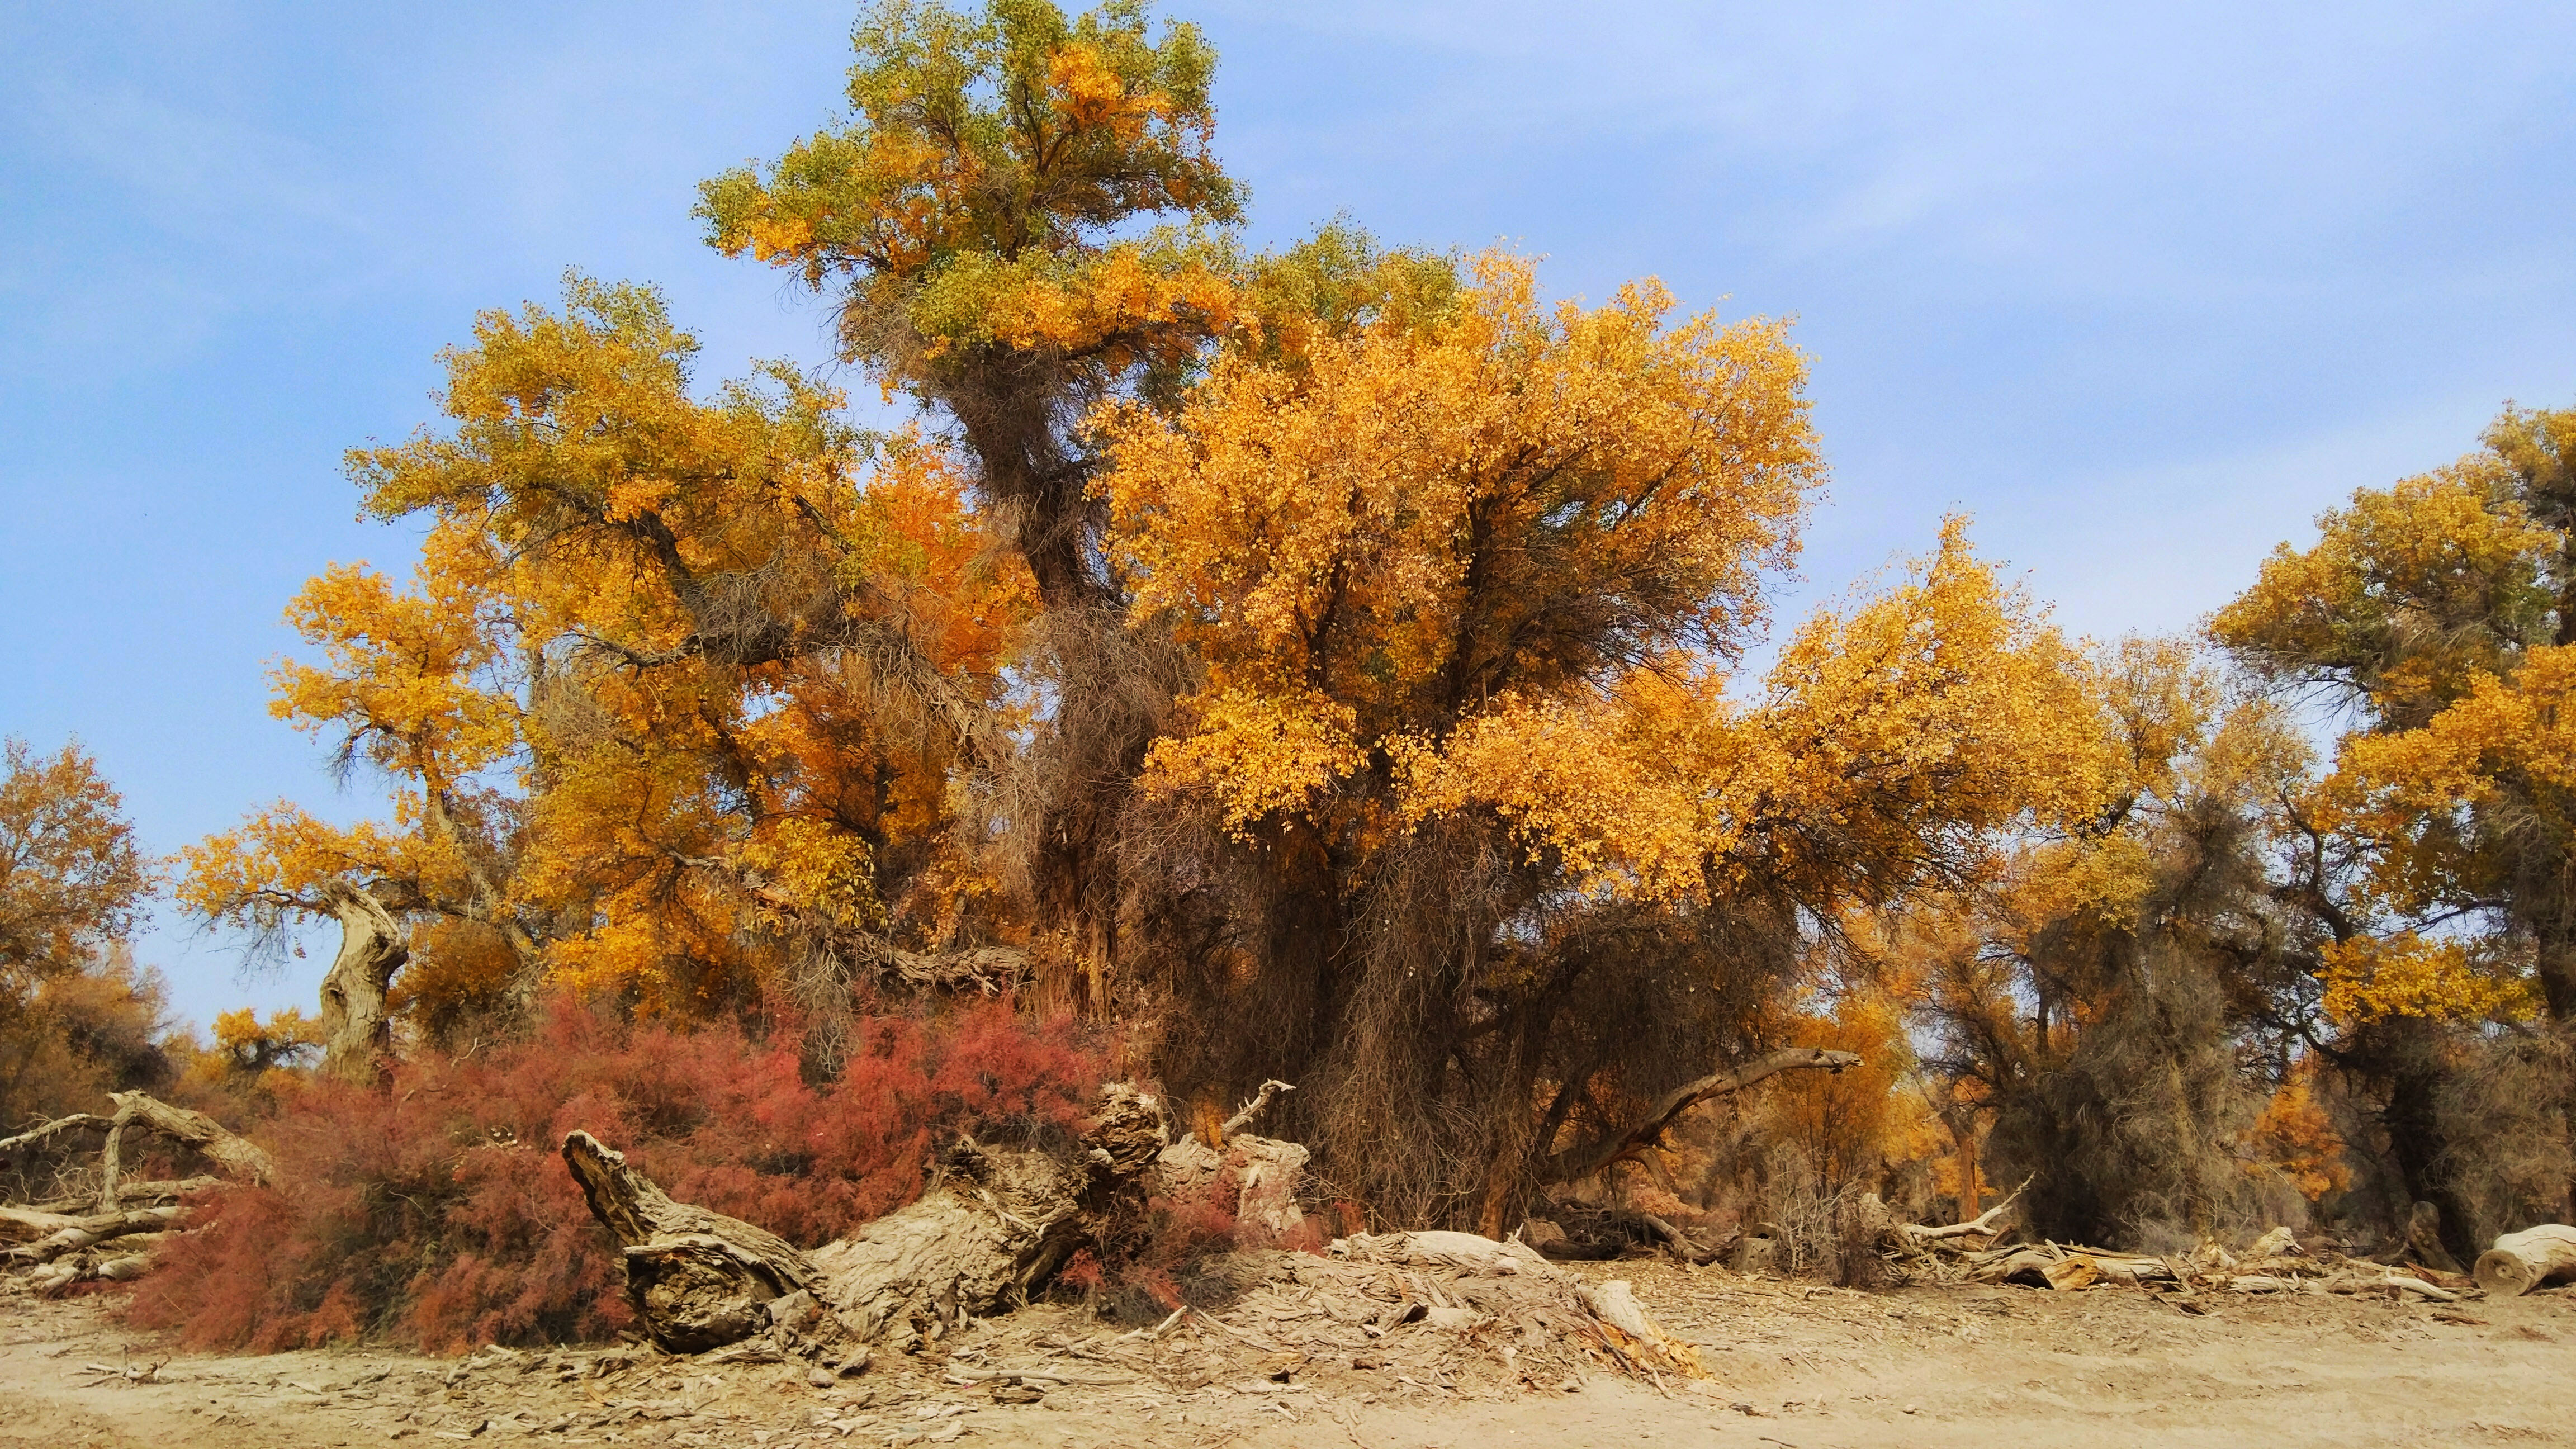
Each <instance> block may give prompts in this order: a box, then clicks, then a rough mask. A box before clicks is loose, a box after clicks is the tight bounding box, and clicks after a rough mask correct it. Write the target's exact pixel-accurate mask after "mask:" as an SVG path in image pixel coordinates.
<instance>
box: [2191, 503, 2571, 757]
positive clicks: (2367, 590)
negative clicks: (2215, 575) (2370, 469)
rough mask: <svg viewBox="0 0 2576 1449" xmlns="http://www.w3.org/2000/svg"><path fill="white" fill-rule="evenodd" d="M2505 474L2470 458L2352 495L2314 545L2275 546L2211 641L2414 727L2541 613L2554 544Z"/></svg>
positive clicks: (2501, 654)
mask: <svg viewBox="0 0 2576 1449" xmlns="http://www.w3.org/2000/svg"><path fill="white" fill-rule="evenodd" d="M2507 476H2508V475H2507V474H2506V472H2505V470H2504V469H2503V468H2501V467H2500V466H2498V465H2497V464H2496V462H2495V461H2494V460H2492V459H2489V458H2484V457H2471V458H2468V459H2464V460H2462V461H2461V462H2459V463H2457V464H2454V465H2452V466H2451V467H2448V468H2443V469H2440V470H2437V471H2435V472H2433V473H2429V474H2425V475H2424V476H2422V477H2417V478H2409V479H2406V480H2404V481H2402V482H2400V483H2398V484H2396V485H2395V486H2394V487H2391V488H2388V489H2386V490H2380V489H2370V488H2365V489H2361V490H2359V491H2358V492H2356V493H2354V494H2353V498H2352V505H2351V506H2350V507H2349V508H2345V509H2340V510H2336V511H2333V512H2329V513H2327V514H2326V515H2325V516H2324V517H2323V518H2321V519H2320V520H2319V521H2318V524H2319V537H2318V540H2317V543H2316V545H2315V546H2314V547H2313V548H2310V549H2308V550H2306V551H2305V552H2299V551H2295V550H2293V549H2291V548H2290V547H2289V546H2288V545H2287V544H2284V545H2282V546H2281V547H2280V548H2278V549H2276V550H2274V552H2273V554H2272V557H2271V558H2270V559H2268V560H2266V561H2265V562H2264V565H2263V571H2262V574H2261V576H2260V577H2258V578H2257V579H2256V580H2255V582H2254V585H2253V587H2251V588H2249V589H2247V590H2246V591H2245V592H2244V593H2243V594H2240V595H2238V596H2237V598H2236V599H2235V600H2234V601H2233V602H2231V603H2230V604H2228V606H2227V607H2226V608H2224V609H2221V610H2220V611H2219V612H2218V614H2217V616H2216V617H2215V618H2214V619H2213V620H2212V621H2211V623H2210V633H2211V637H2213V638H2214V639H2216V640H2217V641H2218V642H2219V643H2220V644H2221V645H2223V646H2225V647H2227V648H2229V649H2231V650H2234V651H2236V652H2237V653H2238V654H2239V655H2241V656H2243V657H2245V658H2247V659H2248V660H2249V661H2251V662H2254V663H2256V664H2258V665H2259V666H2261V667H2264V668H2266V669H2270V670H2273V671H2275V672H2278V673H2280V674H2282V675H2283V676H2284V677H2288V678H2295V679H2313V680H2331V681H2333V682H2335V683H2337V684H2338V685H2339V686H2341V687H2344V688H2348V689H2351V690H2354V691H2355V692H2357V693H2362V694H2365V695H2367V696H2369V697H2370V699H2371V702H2372V705H2373V708H2375V709H2377V710H2378V711H2380V712H2381V713H2383V714H2389V715H2392V716H2395V717H2404V718H2417V719H2420V718H2421V717H2422V715H2423V714H2424V713H2426V712H2428V711H2429V710H2430V709H2434V708H2439V707H2440V706H2441V704H2443V703H2444V702H2446V701H2448V700H2449V699H2451V698H2453V697H2454V696H2455V695H2456V694H2457V692H2458V691H2459V689H2460V688H2462V687H2463V686H2464V685H2465V684H2466V682H2467V680H2468V678H2469V676H2470V675H2471V674H2472V673H2474V672H2476V671H2481V670H2486V671H2492V670H2495V669H2498V668H2500V667H2502V665H2503V662H2504V659H2505V657H2506V654H2507V652H2508V651H2509V650H2511V649H2512V648H2513V646H2514V645H2516V644H2518V643H2519V642H2521V641H2522V640H2523V639H2524V638H2525V637H2527V636H2529V635H2530V634H2531V633H2532V632H2533V631H2534V630H2536V628H2537V627H2538V625H2539V622H2540V619H2541V615H2542V613H2543V611H2544V610H2546V609H2547V607H2548V604H2549V601H2548V598H2547V596H2546V595H2545V594H2544V593H2543V592H2542V591H2541V590H2540V588H2539V587H2538V578H2537V573H2538V567H2539V563H2540V561H2541V560H2542V559H2544V558H2547V557H2548V556H2550V555H2552V554H2554V553H2555V551H2556V549H2557V540H2556V537H2555V535H2554V534H2552V533H2551V532H2550V531H2549V530H2547V529H2544V528H2540V527H2538V526H2536V525H2535V524H2534V523H2533V522H2532V520H2531V518H2530V516H2529V515H2528V513H2527V512H2526V511H2525V509H2524V507H2523V506H2522V504H2521V503H2520V502H2519V501H2517V500H2515V499H2514V498H2512V497H2511V496H2509V494H2508V491H2507V489H2506V486H2505V485H2506V481H2507Z"/></svg>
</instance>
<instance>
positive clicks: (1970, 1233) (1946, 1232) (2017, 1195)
mask: <svg viewBox="0 0 2576 1449" xmlns="http://www.w3.org/2000/svg"><path fill="white" fill-rule="evenodd" d="M2030 1183H2031V1180H2030V1179H2029V1178H2027V1177H2025V1178H2023V1179H2022V1180H2021V1186H2020V1187H2016V1188H2014V1189H2013V1190H2012V1191H2010V1192H2008V1193H2005V1194H2004V1198H2003V1201H2001V1202H1999V1203H1996V1204H1995V1205H1994V1206H1993V1207H1990V1208H1988V1209H1986V1210H1985V1211H1984V1212H1981V1213H1979V1214H1977V1215H1976V1216H1975V1217H1973V1218H1970V1219H1969V1220H1967V1221H1966V1222H1964V1223H1949V1224H1946V1225H1944V1226H1941V1227H1937V1228H1934V1227H1925V1226H1922V1225H1921V1224H1917V1223H1895V1224H1891V1225H1890V1231H1891V1232H1892V1233H1893V1234H1894V1236H1896V1238H1897V1239H1898V1240H1899V1241H1900V1242H1901V1243H1902V1244H1903V1245H1904V1246H1905V1247H1908V1248H1911V1249H1914V1250H1916V1251H1918V1252H1919V1251H1921V1250H1922V1249H1923V1248H1924V1247H1925V1246H1927V1245H1929V1244H1932V1243H1946V1242H1950V1241H1953V1240H1955V1239H1959V1238H1979V1237H1984V1238H1991V1237H1995V1236H1997V1235H1999V1234H2001V1233H2002V1232H2003V1230H2004V1214H2006V1213H2008V1212H2010V1211H2011V1210H2012V1207H2013V1204H2015V1203H2017V1202H2019V1201H2021V1195H2022V1192H2023V1190H2024V1189H2026V1188H2028V1187H2029V1186H2030Z"/></svg>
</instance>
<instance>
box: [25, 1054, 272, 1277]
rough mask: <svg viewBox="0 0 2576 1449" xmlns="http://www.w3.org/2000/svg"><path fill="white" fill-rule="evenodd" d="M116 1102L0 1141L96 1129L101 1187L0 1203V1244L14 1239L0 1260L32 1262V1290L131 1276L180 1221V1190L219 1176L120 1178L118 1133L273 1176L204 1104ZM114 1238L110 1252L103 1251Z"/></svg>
mask: <svg viewBox="0 0 2576 1449" xmlns="http://www.w3.org/2000/svg"><path fill="white" fill-rule="evenodd" d="M108 1100H110V1101H112V1102H114V1103H115V1104H116V1111H115V1113H114V1114H113V1115H110V1116H100V1115H98V1114H96V1113H87V1112H84V1113H76V1114H74V1115H72V1116H69V1117H62V1118H57V1119H56V1120H54V1121H51V1122H48V1123H45V1124H44V1125H43V1126H41V1127H37V1128H35V1129H33V1130H32V1131H28V1132H22V1133H20V1134H18V1135H17V1136H16V1137H13V1138H10V1139H9V1140H8V1141H7V1142H0V1148H5V1149H11V1150H16V1149H21V1148H32V1147H34V1146H36V1145H37V1144H40V1143H43V1142H46V1141H49V1140H51V1139H52V1138H54V1137H57V1136H59V1135H61V1134H63V1133H66V1132H70V1131H74V1130H82V1131H96V1132H99V1133H101V1134H103V1136H104V1139H105V1140H104V1141H103V1143H102V1144H101V1146H100V1148H99V1189H98V1191H97V1192H96V1193H95V1194H87V1195H83V1196H80V1197H73V1198H64V1199H59V1200H56V1201H52V1202H46V1203H42V1204H38V1205H35V1206H12V1207H0V1242H8V1243H11V1244H12V1245H13V1246H11V1247H10V1248H8V1250H7V1251H6V1252H5V1253H0V1259H6V1260H7V1261H8V1262H11V1263H13V1264H18V1263H32V1264H34V1265H36V1266H35V1271H34V1272H33V1273H32V1274H30V1275H29V1276H28V1278H27V1280H26V1281H27V1284H28V1286H29V1287H31V1288H33V1289H34V1290H35V1291H36V1292H37V1293H39V1294H50V1293H55V1292H59V1291H61V1290H62V1289H64V1288H68V1287H70V1286H71V1285H72V1284H74V1283H78V1282H82V1281H84V1280H86V1279H91V1278H108V1279H127V1278H134V1277H139V1276H141V1275H142V1273H143V1272H144V1271H145V1269H147V1268H148V1267H149V1266H150V1265H151V1258H150V1255H149V1253H148V1251H138V1250H140V1249H148V1247H149V1246H150V1244H152V1243H155V1242H157V1241H159V1240H160V1239H161V1237H162V1236H164V1235H165V1234H167V1233H169V1232H170V1231H171V1230H173V1229H176V1228H179V1227H181V1226H182V1225H184V1224H185V1223H186V1221H187V1218H188V1210H187V1209H186V1208H184V1207H180V1206H177V1205H176V1199H178V1198H179V1197H180V1196H182V1195H184V1194H186V1193H189V1192H194V1191H197V1190H200V1189H203V1188H207V1187H212V1186H215V1185H216V1184H218V1183H219V1182H221V1181H223V1178H220V1177H193V1178H187V1179H183V1180H180V1181H176V1182H164V1181H144V1182H129V1181H126V1180H125V1179H124V1160H123V1159H124V1152H125V1145H126V1136H127V1134H128V1133H130V1132H142V1133H150V1134H153V1135H156V1136H160V1137H164V1138H167V1139H169V1140H171V1141H173V1142H176V1143H178V1144H180V1145H181V1146H183V1147H187V1148H191V1149H194V1150H195V1151H196V1152H197V1153H198V1154H199V1155H200V1156H202V1157H204V1158H205V1159H206V1160H207V1161H208V1162H210V1163H212V1164H213V1165H214V1166H215V1167H216V1168H217V1169H218V1170H220V1171H221V1172H222V1173H223V1175H224V1177H228V1178H231V1179H234V1180H236V1181H243V1182H258V1183H265V1182H272V1181H274V1180H275V1179H276V1176H277V1165H276V1164H275V1163H274V1162H273V1161H271V1160H270V1158H269V1155H268V1154H267V1153H266V1152H265V1151H262V1150H261V1149H260V1147H259V1145H258V1144H257V1143H254V1142H252V1141H250V1140H249V1139H248V1138H245V1137H241V1136H238V1135H236V1134H235V1133H233V1132H232V1131H230V1130H229V1129H227V1128H225V1127H224V1125H223V1124H222V1123H219V1122H217V1121H215V1119H213V1118H212V1117H208V1116H206V1115H205V1114H204V1113H202V1112H191V1111H189V1110H188V1109H186V1108H184V1107H173V1106H171V1105H170V1104H169V1103H167V1102H163V1101H160V1100H158V1099H157V1098H154V1097H152V1096H150V1095H148V1094H146V1093H143V1092H111V1093H109V1094H108ZM109 1242H114V1243H116V1248H115V1250H114V1251H113V1252H110V1251H106V1250H102V1249H101V1248H100V1245H101V1244H103V1243H109Z"/></svg>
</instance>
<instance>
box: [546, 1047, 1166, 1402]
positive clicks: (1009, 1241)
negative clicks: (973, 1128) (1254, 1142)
mask: <svg viewBox="0 0 2576 1449" xmlns="http://www.w3.org/2000/svg"><path fill="white" fill-rule="evenodd" d="M1163 1127H1164V1116H1163V1109H1162V1105H1161V1103H1160V1102H1158V1101H1156V1100H1155V1099H1154V1098H1153V1097H1151V1096H1148V1095H1146V1094H1144V1093H1142V1092H1138V1091H1136V1090H1135V1089H1134V1088H1131V1087H1127V1086H1123V1085H1113V1086H1111V1087H1108V1088H1106V1089H1104V1090H1103V1092H1102V1096H1101V1105H1100V1108H1099V1110H1098V1112H1097V1113H1096V1114H1095V1116H1094V1119H1093V1122H1092V1125H1091V1126H1090V1128H1089V1129H1088V1130H1087V1131H1086V1132H1085V1133H1084V1134H1083V1136H1082V1138H1081V1139H1080V1141H1079V1142H1078V1143H1077V1144H1076V1146H1075V1150H1074V1151H1073V1152H1071V1153H1068V1154H1065V1155H1063V1156H1061V1157H1060V1156H1057V1155H1054V1154H1050V1153H1048V1152H1044V1151H1041V1150H1038V1149H1034V1148H1027V1149H1013V1148H1004V1147H998V1146H992V1145H988V1144H982V1143H977V1142H974V1141H973V1140H971V1139H961V1140H960V1141H958V1142H956V1143H954V1144H952V1145H951V1146H950V1147H949V1148H948V1149H947V1150H946V1151H944V1152H942V1153H941V1154H940V1158H939V1163H938V1167H939V1177H938V1180H937V1181H936V1182H934V1183H933V1184H932V1186H931V1189H930V1190H929V1191H928V1192H926V1193H924V1194H923V1195H922V1197H921V1199H920V1200H919V1201H917V1202H915V1203H913V1204H912V1205H911V1206H909V1207H905V1208H901V1209H898V1210H897V1211H895V1212H892V1213H889V1214H887V1215H886V1216H885V1217H882V1218H879V1219H877V1220H876V1221H875V1222H872V1223H869V1224H868V1225H867V1226H866V1227H864V1228H862V1229H860V1230H859V1232H858V1233H856V1234H855V1235H853V1236H851V1237H849V1238H844V1239H842V1240H840V1241H838V1242H834V1243H827V1244H825V1245H824V1246H822V1247H820V1248H817V1249H815V1250H814V1251H813V1252H812V1253H810V1254H808V1253H804V1252H800V1251H798V1250H797V1249H796V1248H795V1247H793V1246H791V1245H790V1244H788V1243H787V1242H786V1241H785V1240H783V1239H781V1238H779V1237H777V1236H776V1235H775V1234H772V1233H770V1232H767V1231H766V1230H764V1229H761V1228H758V1227H755V1226H753V1225H752V1224H750V1223H746V1222H742V1221H740V1220H739V1219H736V1218H729V1217H726V1216H724V1215H723V1214H721V1213H715V1212H710V1211H708V1210H707V1209H705V1208H702V1207H697V1206H694V1205H692V1204H688V1203H681V1202H675V1201H673V1200H672V1199H671V1197H670V1196H669V1195H668V1194H667V1193H664V1192H663V1191H662V1190H661V1188H659V1187H657V1186H655V1185H654V1184H653V1182H652V1181H651V1180H650V1179H648V1178H646V1177H645V1176H644V1175H643V1174H642V1173H639V1172H637V1171H636V1170H635V1169H633V1168H632V1167H629V1166H628V1165H627V1164H626V1159H625V1158H624V1157H623V1156H622V1155H620V1154H619V1153H617V1152H616V1151H614V1150H613V1149H611V1148H609V1147H608V1146H606V1145H605V1144H603V1143H601V1142H600V1141H599V1140H598V1139H596V1138H594V1137H592V1136H591V1135H590V1134H589V1133H587V1132H574V1133H572V1134H570V1135H569V1136H567V1137H566V1138H565V1139H564V1146H563V1153H564V1162H565V1165H566V1166H567V1167H569V1168H571V1169H572V1173H573V1176H574V1178H575V1179H576V1180H577V1181H579V1182H580V1183H581V1187H582V1195H583V1197H584V1198H585V1199H586V1200H587V1201H588V1202H589V1204H590V1210H591V1213H592V1215H593V1216H594V1217H596V1218H598V1219H599V1221H600V1222H601V1223H603V1224H604V1225H606V1226H607V1228H608V1229H609V1231H610V1232H612V1233H614V1234H615V1235H616V1236H617V1239H618V1242H619V1244H620V1245H621V1246H622V1247H623V1248H624V1249H625V1258H626V1292H627V1298H628V1301H629V1302H631V1303H633V1304H634V1305H635V1310H636V1316H637V1318H638V1319H639V1320H640V1321H641V1322H642V1324H643V1325H644V1328H645V1331H646V1332H647V1333H648V1334H650V1335H651V1336H652V1338H653V1341H654V1342H656V1343H658V1344H660V1345H661V1346H662V1347H664V1348H666V1349H668V1350H670V1351H672V1352H674V1353H703V1352H706V1351H707V1350H710V1349H716V1348H722V1347H724V1346H726V1345H728V1344H733V1343H738V1342H741V1341H742V1340H745V1339H748V1338H751V1337H753V1336H754V1335H756V1334H759V1333H763V1332H767V1331H770V1330H771V1329H773V1328H780V1329H784V1330H785V1331H786V1333H787V1334H789V1335H791V1336H795V1337H798V1338H800V1339H801V1340H802V1341H804V1342H806V1343H807V1344H808V1345H809V1346H810V1345H814V1344H821V1343H826V1342H829V1341H831V1340H834V1339H837V1338H839V1337H841V1336H842V1335H845V1334H846V1335H848V1336H852V1337H855V1338H857V1339H858V1340H860V1341H861V1342H863V1343H864V1342H869V1341H873V1340H876V1339H879V1338H891V1339H894V1340H896V1341H897V1342H898V1344H899V1345H900V1346H904V1347H912V1346H916V1345H917V1344H918V1343H919V1342H920V1341H921V1340H924V1339H928V1340H933V1341H935V1340H937V1339H938V1338H940V1337H942V1336H944V1335H945V1334H946V1333H948V1332H949V1331H951V1330H952V1329H954V1328H955V1327H956V1326H958V1324H960V1323H961V1322H963V1320H964V1319H966V1318H968V1317H971V1316H980V1315H984V1314H990V1313H993V1312H997V1311H1000V1310H1002V1309H1006V1308H1011V1307H1016V1306H1018V1304H1020V1303H1021V1302H1024V1301H1025V1300H1026V1299H1027V1298H1028V1296H1029V1295H1030V1294H1032V1293H1034V1292H1036V1291H1038V1290H1039V1289H1040V1288H1042V1287H1044V1286H1045V1284H1046V1282H1047V1280H1048V1279H1050V1278H1052V1277H1053V1276H1054V1275H1055V1273H1056V1270H1057V1269H1059V1268H1061V1267H1063V1266H1064V1264H1065V1263H1066V1261H1067V1260H1069V1259H1070V1258H1072V1256H1073V1255H1074V1253H1075V1252H1076V1251H1078V1250H1080V1249H1082V1248H1084V1247H1088V1246H1092V1245H1094V1244H1097V1243H1099V1242H1100V1241H1101V1240H1102V1239H1103V1238H1104V1237H1107V1236H1109V1235H1110V1234H1112V1233H1113V1232H1115V1231H1117V1230H1118V1229H1120V1228H1121V1227H1122V1226H1123V1225H1124V1224H1125V1223H1126V1222H1129V1221H1132V1220H1134V1219H1135V1218H1136V1217H1138V1216H1140V1215H1141V1211H1142V1208H1143V1206H1144V1198H1143V1190H1142V1189H1143V1178H1144V1176H1145V1174H1146V1171H1147V1170H1148V1169H1149V1168H1150V1167H1151V1166H1152V1165H1153V1163H1154V1160H1155V1156H1156V1154H1157V1153H1159V1152H1160V1151H1161V1150H1162V1147H1163ZM809 1295H810V1296H809ZM818 1306H819V1308H820V1309H823V1310H828V1312H818V1311H817V1309H818Z"/></svg>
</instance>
